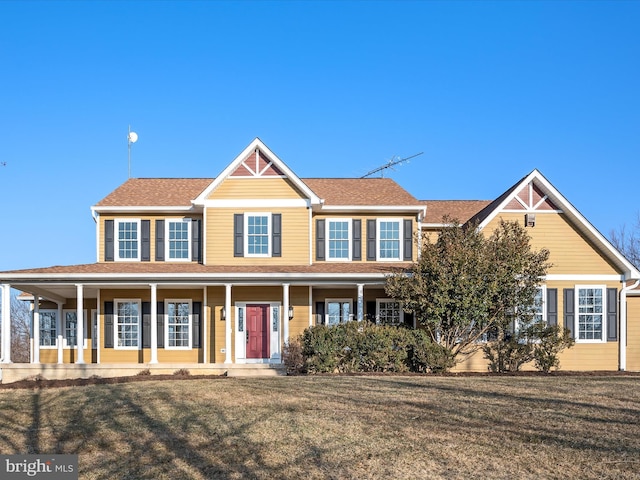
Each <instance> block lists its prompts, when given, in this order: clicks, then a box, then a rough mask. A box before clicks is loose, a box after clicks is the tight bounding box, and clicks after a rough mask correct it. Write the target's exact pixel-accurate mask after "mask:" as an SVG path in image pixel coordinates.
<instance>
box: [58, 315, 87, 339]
mask: <svg viewBox="0 0 640 480" xmlns="http://www.w3.org/2000/svg"><path fill="white" fill-rule="evenodd" d="M86 316H87V314H86V312H84V317H85V318H84V320H83V321H84V323H83V327H84V330H83V331H84V336H85V338H86V336H87V321H86ZM62 318H63V320H64V325H63V326H62V328H63V330H64V346H65V347H76V346H77V345H78V313H77V311H76V310H65V311H64V313H63V315H62ZM84 346H85V347H86V345H84Z"/></svg>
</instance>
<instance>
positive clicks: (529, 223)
mask: <svg viewBox="0 0 640 480" xmlns="http://www.w3.org/2000/svg"><path fill="white" fill-rule="evenodd" d="M524 226H525V227H535V226H536V214H535V213H527V214H526V215H525V216H524Z"/></svg>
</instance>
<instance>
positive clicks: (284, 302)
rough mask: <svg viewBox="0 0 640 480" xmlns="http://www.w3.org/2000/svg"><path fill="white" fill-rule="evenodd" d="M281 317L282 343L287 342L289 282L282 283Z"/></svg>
mask: <svg viewBox="0 0 640 480" xmlns="http://www.w3.org/2000/svg"><path fill="white" fill-rule="evenodd" d="M282 310H283V312H282V319H283V323H284V328H283V329H282V337H283V338H282V342H283V344H285V345H286V344H287V343H289V284H288V283H283V284H282Z"/></svg>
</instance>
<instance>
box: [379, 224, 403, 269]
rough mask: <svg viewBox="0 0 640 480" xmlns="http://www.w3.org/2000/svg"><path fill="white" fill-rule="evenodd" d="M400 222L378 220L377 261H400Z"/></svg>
mask: <svg viewBox="0 0 640 480" xmlns="http://www.w3.org/2000/svg"><path fill="white" fill-rule="evenodd" d="M400 231H401V229H400V220H385V219H380V220H378V259H380V260H400V258H401V252H400Z"/></svg>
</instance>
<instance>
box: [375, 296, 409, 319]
mask: <svg viewBox="0 0 640 480" xmlns="http://www.w3.org/2000/svg"><path fill="white" fill-rule="evenodd" d="M381 303H397V304H398V309H399V310H400V316H399V319H398V323H389V322H383V321H382V319H381V318H380V304H381ZM376 323H379V324H382V325H394V326H398V325H403V324H404V311H403V310H402V303H401V302H399V301H398V300H394V299H393V298H376Z"/></svg>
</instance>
